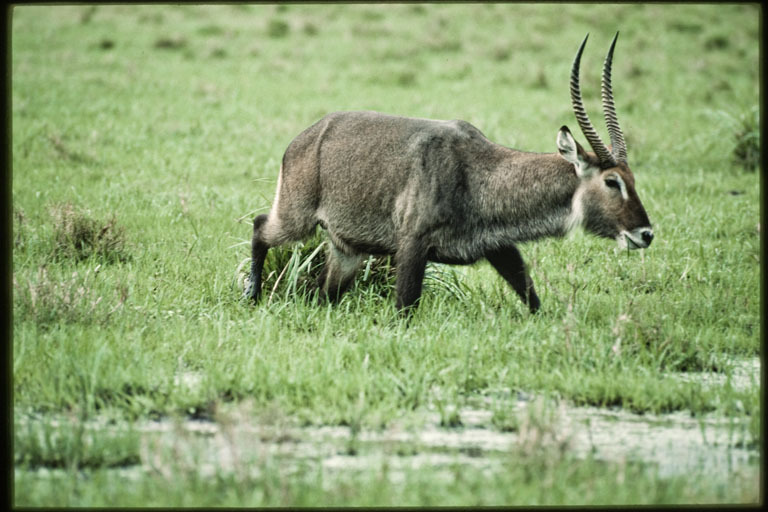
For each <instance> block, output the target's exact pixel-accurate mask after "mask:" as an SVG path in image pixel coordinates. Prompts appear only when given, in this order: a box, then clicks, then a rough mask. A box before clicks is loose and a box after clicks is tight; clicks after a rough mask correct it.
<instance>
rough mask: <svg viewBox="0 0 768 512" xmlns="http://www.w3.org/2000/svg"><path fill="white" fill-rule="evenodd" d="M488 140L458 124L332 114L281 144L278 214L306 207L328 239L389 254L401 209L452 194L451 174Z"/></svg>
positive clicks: (402, 214) (404, 217) (287, 214)
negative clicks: (283, 145) (327, 235)
mask: <svg viewBox="0 0 768 512" xmlns="http://www.w3.org/2000/svg"><path fill="white" fill-rule="evenodd" d="M490 145H491V143H490V142H489V141H488V140H487V139H486V138H485V137H484V136H483V135H482V133H481V132H480V131H479V130H477V129H476V128H475V127H473V126H472V125H470V124H469V123H466V122H463V121H435V120H429V119H419V118H406V117H397V116H390V115H385V114H380V113H377V112H335V113H332V114H329V115H327V116H325V117H324V118H323V119H321V120H320V121H318V122H317V123H315V124H314V125H312V126H310V127H309V128H307V129H306V130H305V131H304V132H302V133H301V134H299V135H298V136H297V137H296V138H295V139H294V140H293V141H292V142H291V143H290V145H289V146H288V148H287V149H286V152H285V155H284V157H283V167H282V172H281V185H280V186H281V190H280V191H278V194H280V209H281V211H280V215H281V216H285V217H295V216H296V215H301V216H302V217H304V218H306V215H307V214H308V213H309V210H310V209H311V210H314V212H315V216H316V218H317V221H318V222H320V224H322V225H323V226H324V227H326V228H327V229H328V231H329V234H330V235H331V237H332V238H336V239H337V240H336V241H338V242H341V243H342V244H346V245H351V246H357V247H358V248H359V249H366V251H365V252H382V253H388V252H393V251H394V249H395V238H396V231H397V230H398V228H399V227H400V226H401V225H402V224H403V222H406V221H407V217H408V215H409V212H411V211H413V209H414V208H416V207H417V205H418V204H419V203H421V204H431V205H433V206H434V205H435V201H436V200H439V199H440V198H441V197H442V198H443V199H442V200H445V199H447V198H446V197H444V196H446V195H447V194H454V193H456V192H457V191H456V190H455V188H456V187H455V185H456V182H457V181H464V182H466V178H465V177H464V178H463V179H462V177H461V176H457V174H459V173H463V172H465V171H466V169H467V168H468V167H469V166H468V165H467V162H466V160H467V158H469V156H468V155H472V156H474V157H476V156H477V154H478V153H482V152H488V151H490ZM444 188H447V189H446V190H443V189H444ZM435 196H437V197H435ZM453 199H460V198H453ZM288 209H293V210H295V211H293V212H289V211H287V210H288ZM438 210H439V209H438ZM436 213H439V211H432V212H430V214H436Z"/></svg>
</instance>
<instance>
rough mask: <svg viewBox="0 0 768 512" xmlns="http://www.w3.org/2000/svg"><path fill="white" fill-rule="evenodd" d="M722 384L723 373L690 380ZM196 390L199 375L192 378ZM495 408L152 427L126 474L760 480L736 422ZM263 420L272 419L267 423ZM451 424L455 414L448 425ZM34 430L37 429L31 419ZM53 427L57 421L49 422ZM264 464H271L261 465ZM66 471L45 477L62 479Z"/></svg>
mask: <svg viewBox="0 0 768 512" xmlns="http://www.w3.org/2000/svg"><path fill="white" fill-rule="evenodd" d="M680 378H681V379H696V378H698V379H701V381H702V382H706V383H711V384H712V385H722V383H723V382H722V379H723V378H724V377H722V376H720V375H717V374H701V375H698V376H696V375H692V374H686V375H684V376H683V375H681V377H680ZM185 380H187V381H188V383H193V382H194V380H195V379H194V377H193V376H186V377H185ZM759 382H760V361H759V360H758V359H754V360H747V361H745V362H743V363H741V364H740V365H739V368H738V369H737V371H735V372H733V374H732V379H731V385H732V386H734V387H737V388H738V387H749V386H756V385H759ZM493 409H494V406H493V404H492V403H490V401H488V402H486V403H483V400H477V401H476V403H473V406H472V407H467V408H463V409H461V410H458V411H455V414H454V415H453V417H454V418H456V419H457V421H456V423H454V425H455V426H453V427H446V426H441V414H440V413H439V412H437V411H427V412H423V413H420V414H415V413H414V414H412V415H410V416H408V417H406V418H402V419H400V420H396V421H392V422H390V424H389V425H388V427H387V428H386V429H383V430H376V431H374V430H360V431H356V430H355V429H353V428H351V427H346V426H323V427H298V426H295V425H291V424H290V421H289V420H288V419H287V418H280V417H277V418H272V419H271V420H269V421H263V420H257V419H255V418H259V417H260V416H259V415H258V414H254V412H255V411H254V410H253V409H252V408H251V407H250V406H249V405H248V404H247V403H245V404H243V405H242V406H240V407H234V408H232V409H230V410H229V411H227V412H222V414H220V415H219V416H218V417H217V420H218V421H216V422H211V421H194V420H192V421H180V420H177V421H173V420H163V421H145V422H142V423H138V424H135V425H133V429H134V431H138V432H139V435H140V438H141V449H140V451H141V456H140V460H141V463H140V464H138V465H135V466H131V467H128V468H122V469H116V470H115V471H119V472H121V473H122V474H123V475H124V476H126V477H129V478H130V477H139V476H141V474H142V473H145V472H158V473H160V474H164V473H167V472H170V471H171V470H172V469H171V468H172V467H178V466H182V467H184V466H186V467H190V468H192V467H194V468H195V471H199V472H200V473H201V474H202V475H208V474H210V475H213V474H216V473H222V472H224V473H227V472H236V473H239V474H241V473H243V472H245V473H249V474H252V473H254V472H258V471H260V469H259V468H261V467H263V461H265V460H271V461H279V464H278V465H279V467H280V470H281V471H286V472H288V473H290V472H291V471H293V470H295V469H296V468H298V467H300V466H302V465H303V466H304V467H306V466H308V465H309V466H313V467H314V466H316V465H317V464H320V465H321V466H322V468H323V470H324V471H326V472H330V473H335V472H344V471H354V470H360V471H365V470H366V469H374V468H381V467H382V465H386V467H387V468H388V471H387V474H388V475H389V478H391V479H392V480H395V481H396V480H398V479H402V478H404V477H405V475H406V472H407V471H408V470H414V469H418V468H420V467H422V466H425V465H426V466H427V467H429V468H430V471H433V472H434V471H436V470H437V472H436V474H437V475H439V474H440V470H441V469H445V472H446V474H447V475H448V474H449V469H451V468H455V467H456V465H457V464H458V465H466V466H471V467H474V468H477V469H480V470H481V471H488V472H493V471H494V470H495V469H496V468H498V467H500V466H501V464H502V462H503V460H504V456H505V455H507V454H509V453H520V450H523V451H525V450H527V449H530V450H537V449H541V448H542V447H549V448H554V449H555V450H558V451H560V452H562V453H565V452H568V453H570V454H573V455H575V456H576V457H579V458H582V457H587V456H589V455H591V456H593V457H594V458H596V459H598V460H606V461H619V462H620V461H632V460H637V461H643V462H646V463H650V464H651V465H653V466H655V467H657V468H658V474H659V476H662V477H667V476H675V475H688V474H706V475H708V476H710V477H712V478H714V480H716V481H719V480H722V481H723V482H725V481H726V480H727V479H728V477H729V476H732V475H733V474H735V473H737V472H741V473H744V474H747V475H752V474H757V472H758V469H759V449H758V448H757V447H756V446H755V443H748V442H745V440H746V439H749V436H748V432H747V428H748V427H747V425H746V424H744V423H742V422H738V421H735V420H732V419H727V418H722V417H715V416H704V417H699V418H693V417H691V416H690V414H689V413H685V412H678V413H673V414H662V415H649V414H644V415H638V414H633V413H630V412H626V411H623V410H610V409H605V408H595V407H575V406H571V405H567V404H565V403H560V404H556V405H553V404H551V403H544V402H543V401H541V400H538V399H535V398H531V397H528V396H524V395H520V396H518V397H516V399H508V401H507V403H506V406H505V409H506V412H507V417H508V418H512V419H513V421H512V422H508V423H507V424H506V426H505V425H504V424H503V423H502V424H501V426H500V424H499V422H498V420H496V421H494V413H493V412H492V410H493ZM262 418H263V416H262ZM442 418H443V421H444V418H445V415H443V416H442ZM27 421H30V420H27ZM48 421H49V424H50V422H51V420H50V419H48ZM116 428H117V427H115V426H109V425H106V424H101V425H98V424H97V423H93V424H89V426H88V429H89V430H91V429H93V430H94V431H98V432H103V433H106V432H107V431H109V430H114V429H116ZM254 462H261V463H254ZM55 471H56V470H42V471H40V470H38V473H39V474H40V475H41V476H43V475H44V474H52V473H55Z"/></svg>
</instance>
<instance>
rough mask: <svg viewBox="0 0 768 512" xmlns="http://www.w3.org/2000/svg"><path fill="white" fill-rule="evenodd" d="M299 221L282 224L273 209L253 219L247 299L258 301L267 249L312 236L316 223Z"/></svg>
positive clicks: (307, 220) (309, 219) (307, 219)
mask: <svg viewBox="0 0 768 512" xmlns="http://www.w3.org/2000/svg"><path fill="white" fill-rule="evenodd" d="M300 220H301V221H303V222H294V223H293V224H291V223H286V222H282V221H281V220H280V217H279V215H278V214H276V213H275V211H274V209H273V211H272V212H270V213H269V215H259V216H258V217H256V218H255V219H253V237H252V238H251V274H250V285H249V287H248V289H247V290H246V292H245V295H246V296H247V297H248V298H249V299H251V300H253V301H254V302H258V301H259V297H260V296H261V274H262V270H263V269H264V261H265V260H266V259H267V252H268V251H269V249H270V248H271V247H276V246H278V245H282V244H285V243H287V242H295V241H298V240H302V239H304V238H306V237H308V236H309V235H311V234H312V232H313V230H314V229H315V224H316V221H315V220H314V219H312V218H309V217H307V218H304V219H300ZM285 226H293V229H287V228H286V227H285Z"/></svg>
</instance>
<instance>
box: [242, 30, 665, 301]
mask: <svg viewBox="0 0 768 512" xmlns="http://www.w3.org/2000/svg"><path fill="white" fill-rule="evenodd" d="M588 37H589V34H587V37H585V38H584V41H583V42H582V43H581V46H580V47H579V50H578V52H577V53H576V58H575V59H574V61H573V66H572V69H571V82H570V92H571V101H572V104H573V111H574V113H575V115H576V120H577V121H578V123H579V127H580V128H581V131H582V132H583V133H584V136H585V137H586V139H587V141H589V144H590V146H592V149H593V150H594V152H593V153H592V152H587V151H585V150H584V148H582V146H581V145H580V144H579V143H578V142H576V140H575V139H574V138H573V136H572V135H571V132H570V131H569V130H568V128H567V127H565V126H563V127H562V128H560V131H559V132H558V134H557V150H558V152H557V153H530V152H524V151H519V150H516V149H510V148H507V147H504V146H500V145H498V144H495V143H493V142H491V141H490V140H488V139H486V138H485V136H484V135H483V134H482V133H481V132H480V130H478V129H477V128H475V127H474V126H472V125H471V124H469V123H467V122H465V121H435V120H429V119H416V118H409V117H399V116H391V115H385V114H380V113H377V112H335V113H332V114H329V115H327V116H325V117H324V118H323V119H321V120H320V121H318V122H317V123H315V124H313V125H312V126H310V127H309V128H307V129H306V130H304V131H303V132H302V133H301V134H299V135H298V136H297V137H296V138H295V139H294V140H293V141H292V142H291V143H290V144H289V146H288V149H286V151H285V154H284V155H283V160H282V165H281V167H280V174H279V176H278V180H277V193H276V196H275V200H274V203H273V204H272V208H271V210H270V212H269V214H266V215H259V216H257V217H256V218H255V219H254V221H253V239H252V242H251V250H252V260H251V275H250V285H249V286H250V288H249V289H248V290H247V291H246V294H247V295H248V296H249V297H250V298H252V299H253V300H254V301H258V299H259V295H260V292H261V273H262V268H263V266H264V259H265V258H266V255H267V251H268V250H269V248H270V247H275V246H277V245H281V244H285V243H287V242H292V241H297V240H301V239H305V238H307V237H308V236H309V235H311V234H312V233H314V231H315V228H316V226H317V225H318V224H319V225H320V226H322V227H323V228H324V229H325V230H326V231H327V233H328V237H329V238H330V248H329V251H328V258H327V262H326V265H325V268H324V269H323V271H322V274H321V277H320V282H319V284H320V286H321V295H322V296H324V297H325V298H327V299H328V300H331V301H336V300H338V299H339V297H340V296H341V294H342V293H343V292H344V291H345V290H346V289H347V288H348V286H349V285H350V283H351V281H352V280H353V278H354V275H355V273H356V270H357V269H358V266H359V264H360V262H361V261H362V259H363V256H364V255H365V254H379V255H394V257H395V267H396V270H397V282H396V290H397V301H396V305H397V308H398V310H399V311H400V312H408V311H410V310H411V307H412V306H414V305H415V304H416V303H417V301H418V299H419V297H420V296H421V288H422V281H423V279H424V270H425V267H426V264H427V262H428V261H433V262H439V263H450V264H460V265H466V264H471V263H474V262H476V261H478V260H480V259H481V258H485V259H487V260H488V261H489V262H490V263H491V265H492V266H493V267H494V268H495V269H496V270H497V271H498V272H499V274H501V276H502V277H503V278H504V279H505V280H506V281H507V282H508V283H509V284H510V285H511V286H512V288H513V289H514V290H515V292H517V294H518V295H519V296H520V298H521V299H522V301H523V302H524V303H525V304H527V306H528V308H529V309H530V311H531V312H536V311H537V310H538V308H539V304H540V303H539V298H538V296H537V295H536V292H535V290H534V287H533V283H532V281H531V279H530V276H529V274H528V271H527V270H526V267H525V264H524V263H523V259H522V257H521V256H520V252H519V251H518V249H517V247H516V244H517V243H519V242H525V241H529V240H536V239H538V238H542V237H546V236H563V235H564V234H566V233H567V232H568V231H569V230H571V229H573V228H574V227H576V226H583V227H584V228H585V229H586V230H587V231H589V232H592V233H594V234H596V235H598V236H602V237H607V238H614V239H616V240H617V241H618V243H619V245H620V246H621V247H623V248H627V249H638V248H646V247H648V245H649V244H650V243H651V240H653V231H652V230H651V224H650V222H649V220H648V216H647V215H646V213H645V209H644V208H643V205H642V204H641V203H640V199H639V198H638V196H637V192H635V179H634V176H633V175H632V171H630V169H629V166H628V165H627V149H626V144H625V142H624V137H623V135H622V131H621V129H620V127H619V123H618V120H617V118H616V111H615V108H614V103H613V93H612V89H611V63H612V61H613V50H614V47H615V45H616V39H617V37H618V33H617V34H616V36H615V37H614V38H613V42H612V43H611V47H610V49H609V50H608V54H607V56H606V59H605V64H604V66H603V78H602V100H603V110H604V114H605V120H606V124H607V127H608V133H609V135H610V138H611V148H610V149H609V148H608V147H607V146H606V145H605V144H603V142H602V141H601V140H600V137H599V136H598V134H597V132H596V131H595V129H594V127H593V126H592V123H591V122H590V120H589V117H588V116H587V113H586V111H585V109H584V105H583V103H582V99H581V91H580V89H579V64H580V61H581V55H582V52H583V50H584V45H585V44H586V42H587V38H588Z"/></svg>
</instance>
